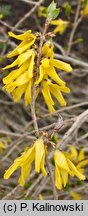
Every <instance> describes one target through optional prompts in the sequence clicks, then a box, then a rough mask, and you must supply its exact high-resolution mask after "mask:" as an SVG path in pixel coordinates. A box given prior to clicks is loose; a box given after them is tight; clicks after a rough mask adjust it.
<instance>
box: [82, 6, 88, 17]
mask: <svg viewBox="0 0 88 216" xmlns="http://www.w3.org/2000/svg"><path fill="white" fill-rule="evenodd" d="M81 14H82V15H83V16H88V3H87V4H86V6H85V7H84V9H83V10H82V11H81Z"/></svg>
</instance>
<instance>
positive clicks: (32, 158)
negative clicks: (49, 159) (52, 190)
mask: <svg viewBox="0 0 88 216" xmlns="http://www.w3.org/2000/svg"><path fill="white" fill-rule="evenodd" d="M46 154H47V150H46V147H45V144H44V141H43V137H42V136H41V137H40V138H38V139H37V140H36V141H35V142H34V144H33V145H32V147H30V148H29V147H28V148H26V150H25V151H24V152H23V153H22V155H21V156H20V157H18V158H17V159H16V160H15V161H14V163H13V164H12V165H11V166H10V167H9V169H8V170H6V172H5V174H4V179H8V178H9V177H10V176H11V175H12V173H13V172H14V171H15V170H17V169H18V168H21V175H20V178H19V180H18V182H19V184H20V185H21V186H23V185H24V183H25V180H26V179H27V178H28V176H29V174H30V171H31V164H32V163H33V162H35V171H36V172H38V173H40V171H41V172H42V174H43V176H46V175H47V172H46V169H45V156H46ZM54 162H55V185H56V187H57V188H58V189H62V186H64V187H65V186H66V184H67V182H68V177H69V175H71V176H74V175H75V176H77V177H78V178H79V179H81V180H84V179H85V176H84V175H83V174H82V173H81V171H80V170H79V169H78V167H77V166H75V165H74V163H73V162H72V161H71V160H70V159H69V157H68V156H66V155H65V154H64V153H63V152H61V151H60V150H55V152H54Z"/></svg>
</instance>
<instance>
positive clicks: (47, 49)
mask: <svg viewBox="0 0 88 216" xmlns="http://www.w3.org/2000/svg"><path fill="white" fill-rule="evenodd" d="M53 48H54V46H53V44H51V43H49V42H48V43H45V44H44V45H43V47H42V56H44V57H45V58H54V51H53Z"/></svg>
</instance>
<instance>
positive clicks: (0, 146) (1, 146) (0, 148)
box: [0, 141, 6, 153]
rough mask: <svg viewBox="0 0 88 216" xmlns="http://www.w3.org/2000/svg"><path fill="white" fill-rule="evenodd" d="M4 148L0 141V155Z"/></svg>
mask: <svg viewBox="0 0 88 216" xmlns="http://www.w3.org/2000/svg"><path fill="white" fill-rule="evenodd" d="M5 148H6V145H5V144H4V143H3V142H1V141H0V153H1V152H2V151H3V150H4V149H5Z"/></svg>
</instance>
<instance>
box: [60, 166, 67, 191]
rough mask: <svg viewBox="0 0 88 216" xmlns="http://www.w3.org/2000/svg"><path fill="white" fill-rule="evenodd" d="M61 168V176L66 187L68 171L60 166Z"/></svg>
mask: <svg viewBox="0 0 88 216" xmlns="http://www.w3.org/2000/svg"><path fill="white" fill-rule="evenodd" d="M59 170H60V174H61V178H62V184H63V186H64V187H65V186H66V184H67V182H68V172H67V171H66V170H64V169H61V168H59Z"/></svg>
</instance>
